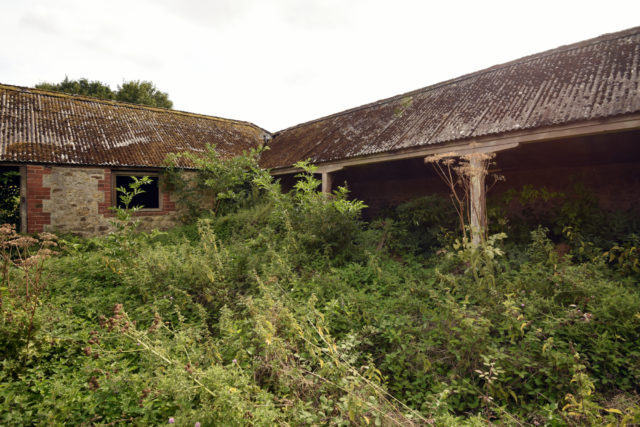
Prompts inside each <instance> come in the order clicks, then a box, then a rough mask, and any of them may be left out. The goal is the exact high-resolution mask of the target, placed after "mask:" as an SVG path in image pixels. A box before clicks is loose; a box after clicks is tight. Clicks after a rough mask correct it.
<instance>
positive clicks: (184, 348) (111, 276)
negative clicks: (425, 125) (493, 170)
mask: <svg viewBox="0 0 640 427" xmlns="http://www.w3.org/2000/svg"><path fill="white" fill-rule="evenodd" d="M209 161H211V162H213V163H216V164H215V165H213V166H211V167H210V168H209V169H208V172H207V173H209V174H211V175H209V177H210V179H213V177H214V176H218V177H221V176H226V177H225V178H224V179H225V180H227V182H230V183H232V184H230V186H229V187H228V188H217V187H215V186H214V185H213V184H214V182H213V181H209V182H208V183H207V182H206V179H208V178H206V176H207V175H206V174H203V175H202V176H201V178H200V180H199V181H198V182H197V183H195V184H194V183H193V182H191V183H190V184H185V185H195V186H196V187H201V188H202V189H204V190H206V191H208V192H210V196H212V197H214V198H218V200H219V202H216V203H215V204H212V205H211V206H210V208H211V209H209V210H208V211H207V212H201V213H200V215H199V218H192V219H191V220H190V221H189V223H188V224H185V225H184V226H181V227H177V228H175V229H173V230H170V231H168V232H164V233H149V234H144V233H131V232H129V231H123V230H120V231H118V230H116V233H119V234H118V236H117V238H114V237H106V238H102V239H101V238H94V239H77V238H71V237H67V238H66V239H62V240H61V241H60V246H61V247H60V249H59V250H60V251H61V253H60V254H58V255H56V256H55V257H53V258H49V259H47V260H46V261H45V262H44V264H42V266H43V269H42V270H41V271H42V276H41V277H42V278H43V279H42V280H45V282H46V284H47V286H46V288H43V289H46V292H44V291H43V292H41V293H40V295H39V298H38V304H37V310H36V311H35V315H34V318H35V321H34V324H35V325H36V326H37V327H34V328H33V333H32V336H31V337H30V338H29V339H26V334H25V333H26V332H25V330H24V329H20V330H19V331H18V330H17V329H15V328H14V329H11V328H9V327H8V326H6V325H9V323H8V322H10V321H11V319H14V318H16V316H17V313H18V310H19V308H18V306H17V305H16V304H13V303H12V304H8V303H7V302H6V301H7V298H8V296H7V295H8V293H7V290H6V289H4V288H3V291H2V292H3V293H2V297H3V300H2V304H3V305H2V307H1V308H2V322H3V323H2V325H3V326H2V328H1V329H0V334H2V339H3V342H5V341H6V342H9V340H11V342H14V343H18V344H19V345H18V344H16V345H15V346H13V347H7V346H5V347H3V348H2V350H0V352H1V353H0V363H2V367H3V369H2V370H1V371H0V424H7V425H20V424H23V425H25V424H26V425H29V424H36V425H44V424H64V423H66V424H73V425H125V424H137V425H156V424H166V423H169V420H172V421H173V422H174V423H175V424H176V425H184V426H194V425H196V423H200V425H202V426H205V425H434V424H435V425H486V424H489V423H493V424H498V425H589V424H591V425H606V424H608V423H610V424H611V425H633V424H634V423H636V424H637V423H639V422H640V405H639V401H640V398H639V396H638V395H639V393H640V389H639V388H638V384H640V368H639V367H640V351H639V350H638V347H637V342H638V341H639V340H640V311H639V309H638V307H640V289H639V288H638V285H637V272H635V271H634V265H635V264H634V263H635V261H634V259H635V260H637V251H636V249H634V248H637V237H636V238H635V240H634V237H633V235H632V234H633V231H634V226H633V225H632V224H629V223H625V224H623V226H621V227H618V228H619V229H621V230H622V229H624V230H628V231H629V233H627V234H626V236H627V237H626V238H625V239H620V240H618V241H617V242H618V244H617V246H616V247H613V246H608V247H607V246H600V244H599V243H597V242H594V240H592V237H590V236H591V235H590V234H589V233H587V232H586V231H585V232H583V231H580V230H588V229H589V227H588V226H587V225H588V224H587V223H585V222H580V223H575V224H572V223H571V222H566V223H563V224H562V225H563V229H564V230H560V234H559V235H556V234H555V233H554V232H552V231H549V230H548V229H546V228H545V227H535V226H531V227H530V228H529V234H528V237H527V238H526V239H525V238H524V237H522V236H518V238H517V239H511V238H510V236H509V235H508V232H509V231H510V230H509V229H504V230H498V231H500V232H498V233H494V234H493V235H490V236H489V238H488V239H487V240H486V242H485V243H483V244H482V245H481V246H479V247H474V246H473V245H471V244H469V242H468V241H466V240H465V239H464V238H463V237H462V236H461V235H460V233H459V232H457V231H456V229H457V228H458V224H457V222H454V224H450V226H451V227H452V228H451V229H450V230H446V228H445V229H444V230H441V229H440V228H439V227H438V228H437V229H436V228H435V227H433V225H432V224H433V222H434V221H438V222H440V220H441V219H445V218H446V217H447V216H446V214H444V212H446V211H447V209H448V208H447V206H446V205H445V203H439V202H438V201H436V200H435V198H434V199H433V200H432V201H433V203H431V202H430V201H427V199H425V200H422V201H418V202H414V203H413V204H409V205H405V206H403V207H400V208H398V210H397V212H396V213H395V214H394V215H393V218H391V219H384V220H380V221H377V222H372V223H371V224H365V223H363V222H362V221H361V220H360V212H361V210H362V209H363V207H364V205H363V204H362V202H358V201H353V200H349V198H348V193H347V191H346V189H339V190H337V191H336V192H334V193H333V194H332V195H326V194H322V193H320V192H318V191H317V187H318V185H319V183H318V181H317V180H316V179H315V178H314V177H313V168H311V167H309V166H308V165H306V164H301V165H299V166H300V167H301V168H302V170H303V172H302V174H301V175H300V177H299V181H298V184H296V185H295V186H294V188H293V189H292V190H291V191H290V192H288V193H283V192H282V191H281V189H280V187H279V184H278V183H277V181H274V180H273V179H272V178H271V177H270V176H269V175H268V174H266V173H263V172H262V171H260V170H259V168H257V164H256V162H255V157H252V156H247V157H245V158H244V159H242V160H236V161H235V162H234V163H232V164H231V165H229V167H228V169H226V167H227V166H226V165H227V163H226V162H225V161H223V160H221V159H219V158H214V159H213V160H211V159H209V160H203V162H209ZM203 180H204V181H203ZM177 185H178V184H177ZM194 191H195V190H194ZM221 193H222V196H221ZM195 194H196V193H194V195H195ZM194 197H195V196H194ZM220 197H222V199H220ZM194 200H195V199H194ZM445 201H446V200H445ZM186 203H188V201H187V202H186ZM430 206H432V207H433V211H430ZM195 212H196V210H195V209H194V213H195ZM442 224H444V222H442ZM504 224H513V222H509V221H506V220H505V221H504ZM543 225H548V224H543ZM523 227H524V225H523ZM569 227H571V228H569ZM443 228H444V227H443ZM502 231H506V232H507V234H503V233H501V232H502ZM635 232H636V233H637V229H636V230H635ZM417 233H424V235H423V236H421V237H418V236H415V235H414V234H417ZM609 238H610V237H609ZM617 238H618V237H616V239H617ZM123 239H124V240H126V242H127V243H126V244H127V247H128V248H134V250H127V251H122V250H115V249H117V248H114V246H113V244H114V243H113V242H115V241H122V240H123ZM601 241H602V242H605V243H607V242H613V241H614V240H609V241H608V240H607V237H606V236H603V237H602V240H601ZM559 242H564V243H566V244H567V245H568V246H570V249H569V250H568V251H564V252H562V251H558V243H559ZM37 248H38V246H36V245H34V247H33V248H32V251H35V250H37ZM581 248H583V249H582V252H580V249H581ZM30 253H35V252H30ZM634 257H636V258H634ZM7 259H8V260H9V261H8V262H7V263H6V264H4V265H5V267H6V268H5V271H6V272H7V273H6V274H7V276H6V277H9V278H10V279H11V283H12V285H11V286H13V288H12V289H23V287H24V284H25V283H26V282H25V279H26V276H25V274H24V272H23V271H22V270H21V269H20V265H19V264H20V263H19V262H16V261H15V258H12V257H9V258H7ZM45 282H42V283H45ZM3 287H6V285H3ZM16 295H19V294H16ZM20 295H22V294H20ZM16 298H17V297H16ZM26 342H31V344H30V345H28V346H27V345H26V344H25V343H26ZM26 347H29V350H28V351H27V349H26ZM12 348H13V349H12ZM25 355H26V357H25Z"/></svg>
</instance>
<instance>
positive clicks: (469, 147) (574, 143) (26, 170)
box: [0, 27, 640, 235]
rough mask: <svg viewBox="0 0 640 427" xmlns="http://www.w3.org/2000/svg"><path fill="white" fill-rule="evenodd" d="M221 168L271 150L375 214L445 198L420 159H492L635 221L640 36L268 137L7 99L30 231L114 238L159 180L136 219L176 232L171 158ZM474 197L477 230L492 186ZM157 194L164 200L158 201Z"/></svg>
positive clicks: (41, 99)
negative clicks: (119, 222)
mask: <svg viewBox="0 0 640 427" xmlns="http://www.w3.org/2000/svg"><path fill="white" fill-rule="evenodd" d="M207 144H215V145H216V148H217V149H218V150H220V152H221V153H223V154H224V155H225V156H233V155H237V154H239V153H241V152H242V151H244V150H247V149H250V148H256V147H260V146H262V145H263V144H268V145H269V147H270V149H269V150H267V151H265V152H264V153H263V154H262V157H261V159H260V161H261V164H262V166H263V167H265V168H268V169H270V170H271V172H272V174H273V175H275V176H278V177H279V178H280V179H281V181H282V183H283V184H284V185H285V186H287V185H291V183H292V182H293V180H294V179H295V174H296V173H297V172H298V170H297V169H296V168H295V166H294V164H295V163H296V162H298V161H300V160H306V159H310V161H311V162H312V163H314V164H315V165H317V166H318V168H319V169H318V172H319V173H320V174H321V176H322V186H323V191H327V192H329V191H331V189H332V188H333V187H334V186H335V185H343V184H346V185H347V186H348V187H349V189H350V190H351V194H352V195H353V196H354V197H357V198H360V199H363V200H364V201H365V202H366V203H367V204H368V205H369V206H370V210H369V214H370V215H375V214H376V212H379V211H381V210H383V209H384V208H385V207H386V206H392V205H395V204H398V203H401V202H403V201H406V200H410V199H412V198H415V197H419V196H422V195H425V194H430V193H434V192H436V193H437V192H445V191H446V187H444V186H443V185H442V183H441V182H440V181H439V180H438V178H437V176H436V174H435V172H434V170H433V168H432V167H431V166H430V165H429V164H425V161H424V159H425V157H428V156H431V155H434V154H438V153H448V152H455V153H457V154H460V155H464V154H474V153H492V154H495V156H496V157H495V164H494V165H493V166H492V168H493V171H495V172H498V173H500V174H501V175H503V176H504V177H505V178H506V179H505V180H504V181H503V182H500V183H498V184H497V185H496V187H495V188H494V190H493V191H495V192H498V193H500V192H505V191H507V190H508V189H510V188H522V187H523V186H525V185H534V186H538V187H540V186H544V187H545V188H548V189H549V191H564V192H567V191H572V188H574V187H573V186H574V184H575V183H576V182H578V181H579V182H580V183H581V185H583V186H584V187H585V188H588V190H589V191H590V192H592V193H593V194H594V195H595V196H596V197H597V199H598V203H600V204H601V205H602V206H603V207H605V208H607V209H612V210H620V209H622V210H629V209H636V210H638V211H640V27H637V28H632V29H629V30H625V31H621V32H618V33H613V34H607V35H603V36H600V37H597V38H594V39H590V40H586V41H582V42H579V43H576V44H572V45H567V46H562V47H559V48H556V49H552V50H549V51H546V52H541V53H538V54H535V55H531V56H527V57H524V58H520V59H517V60H515V61H512V62H508V63H505V64H501V65H496V66H494V67H491V68H488V69H485V70H481V71H478V72H475V73H472V74H469V75H465V76H461V77H458V78H455V79H452V80H448V81H445V82H442V83H438V84H435V85H432V86H428V87H425V88H422V89H418V90H415V91H412V92H409V93H405V94H402V95H398V96H394V97H391V98H388V99H384V100H380V101H377V102H373V103H371V104H367V105H363V106H360V107H357V108H353V109H351V110H347V111H343V112H340V113H336V114H333V115H330V116H327V117H323V118H320V119H317V120H313V121H310V122H307V123H303V124H300V125H297V126H293V127H291V128H288V129H285V130H282V131H279V132H276V133H273V134H271V133H269V132H267V131H265V130H264V129H262V128H260V127H258V126H256V125H253V124H251V123H247V122H242V121H235V120H227V119H221V118H216V117H207V116H201V115H197V114H190V113H183V112H177V111H169V110H162V109H156V108H151V107H143V106H134V105H128V104H123V103H116V102H111V101H100V100H96V99H90V98H82V97H76V96H69V95H64V94H58V93H50V92H45V91H40V90H35V89H27V88H20V87H14V86H7V85H2V86H0V165H1V166H2V170H3V171H14V172H16V175H15V176H19V186H20V188H21V215H20V221H21V224H22V229H23V230H25V231H28V232H36V231H41V230H57V231H66V232H72V233H78V234H84V235H93V234H99V233H103V232H106V231H107V230H108V229H109V226H108V219H109V216H110V215H112V214H111V211H110V209H109V207H111V206H114V205H115V204H116V203H117V200H116V197H115V190H114V188H115V187H116V186H117V185H120V184H122V183H124V182H125V181H126V179H128V178H127V177H129V176H140V175H150V176H152V177H155V179H156V185H157V190H155V193H153V194H154V195H153V200H149V201H147V202H145V209H143V210H142V211H141V212H139V215H140V216H141V217H142V219H143V220H144V221H145V224H146V226H148V227H158V228H166V227H168V226H170V225H171V224H173V223H175V221H176V206H175V203H174V200H173V199H172V196H171V194H169V193H167V192H165V191H163V189H162V182H160V181H161V174H160V173H159V172H160V171H161V170H162V168H163V166H164V158H165V156H166V155H167V154H169V153H177V152H181V151H194V152H199V151H203V150H204V149H205V147H206V145H207ZM481 187H482V188H480V187H478V189H477V191H476V193H475V194H474V195H472V196H473V197H472V202H474V201H475V203H476V204H477V206H476V207H477V210H476V212H477V215H478V216H479V217H483V216H485V217H486V215H485V213H484V207H483V206H482V204H483V203H484V201H483V200H484V191H485V185H484V184H482V185H481ZM156 193H157V197H156V196H155V194H156Z"/></svg>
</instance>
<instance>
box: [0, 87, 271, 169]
mask: <svg viewBox="0 0 640 427" xmlns="http://www.w3.org/2000/svg"><path fill="white" fill-rule="evenodd" d="M265 135H269V133H268V132H267V131H265V130H264V129H261V128H259V127H258V126H256V125H253V124H251V123H247V122H241V121H235V120H227V119H222V118H218V117H210V116H203V115H197V114H190V113H184V112H180V111H174V110H165V109H161V108H154V107H145V106H140V105H133V104H126V103H121V102H114V101H103V100H98V99H93V98H86V97H79V96H72V95H66V94H60V93H55V92H48V91H42V90H38V89H27V88H20V87H15V86H6V85H0V161H4V162H19V163H25V162H32V163H57V164H60V163H61V164H74V165H112V166H143V167H158V166H162V165H163V162H164V159H165V157H166V155H167V154H169V153H176V152H181V151H196V152H199V151H203V150H204V149H205V148H206V145H207V144H215V146H216V149H217V151H218V152H219V153H221V154H222V155H223V156H229V157H231V156H234V155H237V154H240V153H242V152H243V151H245V150H249V149H251V148H257V147H259V146H261V145H262V144H263V142H264V139H263V138H264V136H265Z"/></svg>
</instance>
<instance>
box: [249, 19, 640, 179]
mask: <svg viewBox="0 0 640 427" xmlns="http://www.w3.org/2000/svg"><path fill="white" fill-rule="evenodd" d="M638 112H640V27H636V28H632V29H629V30H625V31H621V32H618V33H613V34H607V35H604V36H600V37H597V38H594V39H590V40H586V41H583V42H580V43H576V44H572V45H568V46H562V47H559V48H556V49H553V50H549V51H546V52H542V53H538V54H535V55H531V56H527V57H524V58H521V59H518V60H515V61H512V62H508V63H506V64H502V65H497V66H494V67H491V68H488V69H485V70H482V71H478V72H475V73H472V74H468V75H465V76H462V77H459V78H456V79H453V80H449V81H445V82H442V83H438V84H435V85H432V86H428V87H425V88H422V89H418V90H415V91H413V92H409V93H406V94H403V95H398V96H394V97H392V98H388V99H383V100H381V101H377V102H374V103H371V104H367V105H363V106H361V107H357V108H354V109H351V110H347V111H343V112H341V113H337V114H333V115H330V116H327V117H323V118H320V119H317V120H313V121H310V122H307V123H303V124H300V125H297V126H293V127H291V128H288V129H285V130H283V131H280V132H276V133H275V134H274V136H273V141H272V142H271V143H270V150H269V151H267V152H265V153H264V154H263V156H262V158H261V163H262V165H263V166H264V167H268V168H279V167H283V168H286V167H289V166H291V165H293V164H294V163H295V162H297V161H299V160H305V159H310V160H311V161H312V162H313V163H316V164H321V163H323V162H336V161H341V160H345V159H352V158H366V157H367V156H371V155H377V154H382V153H402V152H406V151H408V150H415V149H416V148H421V147H426V146H429V145H434V144H447V143H450V142H454V141H464V140H474V139H476V138H480V137H483V138H484V137H487V136H492V135H496V136H498V135H505V134H509V133H510V132H516V131H517V132H522V131H529V130H538V129H541V128H547V127H552V126H557V125H566V124H571V123H578V122H581V121H591V120H594V119H602V118H610V117H614V116H621V115H625V114H634V113H638Z"/></svg>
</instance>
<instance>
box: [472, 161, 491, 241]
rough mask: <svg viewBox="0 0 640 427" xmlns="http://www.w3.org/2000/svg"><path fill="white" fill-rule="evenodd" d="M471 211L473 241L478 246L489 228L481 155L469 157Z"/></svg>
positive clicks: (483, 165)
mask: <svg viewBox="0 0 640 427" xmlns="http://www.w3.org/2000/svg"><path fill="white" fill-rule="evenodd" d="M469 162H470V165H469V166H471V170H470V175H471V176H470V183H469V209H470V210H469V212H470V216H471V242H472V243H473V245H474V246H477V245H479V244H480V242H482V241H483V240H484V237H485V233H486V230H487V197H486V187H485V175H486V171H485V161H484V160H483V159H482V158H481V156H479V155H471V156H470V159H469Z"/></svg>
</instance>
